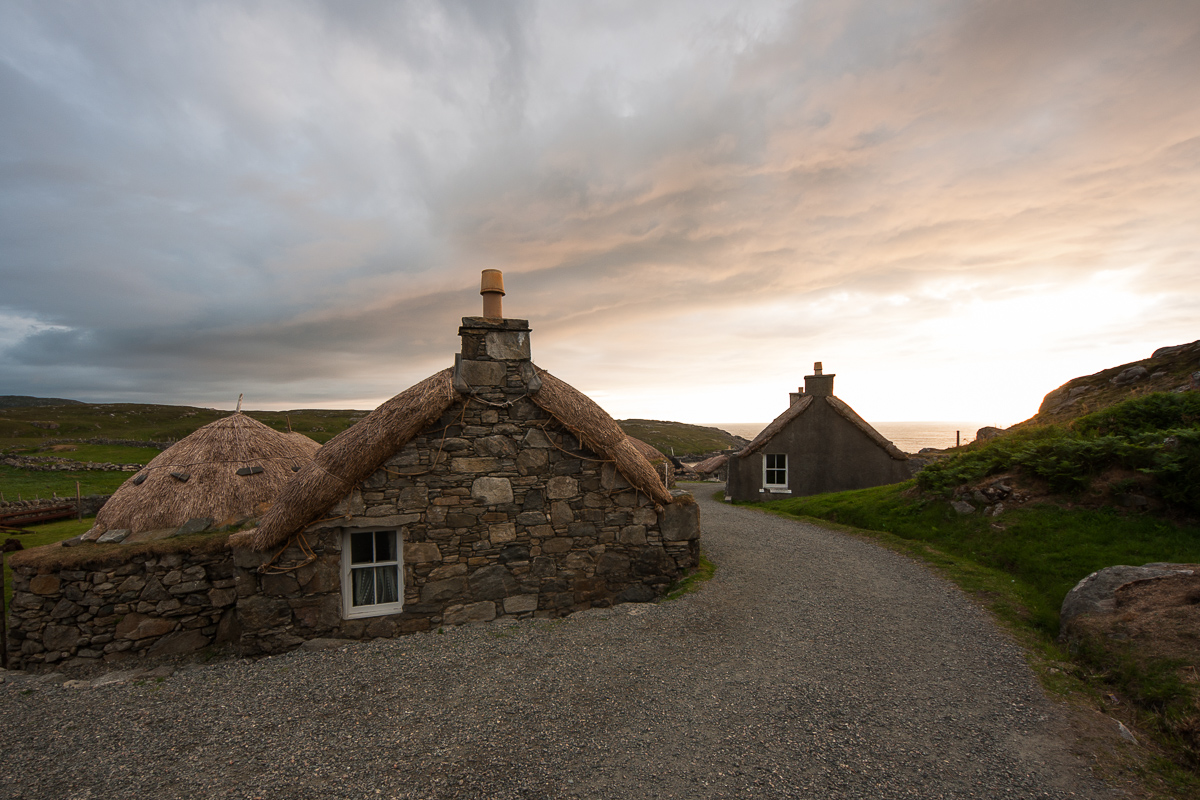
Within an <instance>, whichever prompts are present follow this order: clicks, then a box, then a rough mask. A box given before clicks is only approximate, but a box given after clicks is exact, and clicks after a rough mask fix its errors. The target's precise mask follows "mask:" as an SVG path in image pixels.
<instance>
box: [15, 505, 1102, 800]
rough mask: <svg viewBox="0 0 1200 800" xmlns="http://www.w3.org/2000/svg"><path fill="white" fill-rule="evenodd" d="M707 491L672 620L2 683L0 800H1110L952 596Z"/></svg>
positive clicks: (508, 629)
mask: <svg viewBox="0 0 1200 800" xmlns="http://www.w3.org/2000/svg"><path fill="white" fill-rule="evenodd" d="M695 488H696V489H697V490H698V491H697V494H698V498H697V499H698V500H699V501H700V502H701V504H702V511H701V513H702V520H703V529H704V540H703V541H704V547H705V549H706V551H707V552H708V553H709V555H710V556H711V558H712V559H713V560H714V561H715V562H716V563H717V564H718V570H717V574H716V577H715V578H714V579H713V580H712V581H710V582H709V583H708V584H707V585H706V586H705V587H704V589H702V590H701V591H700V592H697V593H695V594H692V595H689V596H687V597H685V598H683V599H681V600H677V601H675V602H671V603H665V604H662V605H633V604H630V605H624V606H618V607H617V608H615V609H606V610H595V611H589V612H585V613H584V614H579V615H575V616H573V617H571V618H568V619H566V620H559V621H554V622H551V621H541V620H538V621H527V622H521V623H503V622H501V623H493V624H485V625H478V626H471V627H466V628H458V629H446V631H445V633H444V634H438V633H428V634H419V635H415V636H407V637H402V638H398V639H393V640H379V641H374V642H365V643H348V644H346V645H344V646H340V647H337V648H334V649H328V650H319V651H296V652H293V653H288V654H286V655H282V656H276V657H273V658H266V659H260V660H257V661H253V662H251V661H245V660H226V661H220V662H216V663H212V664H208V665H204V666H193V667H190V668H183V669H181V670H179V671H178V672H177V673H175V674H174V675H171V676H170V677H165V678H154V677H145V676H144V677H142V678H141V679H140V680H132V681H115V680H114V682H111V683H107V684H104V685H86V686H79V685H72V684H70V683H67V684H63V683H55V682H54V681H53V680H46V679H44V678H39V679H36V680H35V679H31V678H30V677H28V676H24V675H22V674H17V673H8V674H7V677H6V680H5V682H4V683H3V684H0V725H2V726H3V727H2V730H3V736H4V747H3V749H2V751H0V797H21V798H60V799H61V798H71V799H77V800H82V799H83V798H95V799H96V800H99V798H135V797H136V798H177V797H178V798H183V797H187V798H208V797H237V798H267V799H269V800H274V799H275V798H316V797H320V798H343V797H345V798H364V797H367V798H370V797H395V798H527V799H529V800H538V799H540V798H574V797H580V798H632V799H634V800H642V798H725V797H728V798H735V797H736V798H754V797H763V798H792V797H795V798H814V799H817V798H820V799H822V800H823V799H824V798H900V797H903V798H912V797H919V798H968V797H979V798H1032V797H1055V798H1057V797H1085V798H1101V797H1113V796H1115V795H1114V794H1113V793H1112V792H1111V791H1109V790H1106V789H1105V788H1104V787H1103V786H1102V785H1101V784H1100V783H1099V782H1098V781H1096V780H1095V779H1094V778H1093V777H1092V776H1091V774H1090V772H1089V770H1088V768H1087V766H1086V765H1085V764H1083V763H1081V762H1080V761H1079V760H1078V759H1076V758H1075V757H1074V756H1072V755H1071V754H1070V752H1069V750H1068V747H1067V744H1066V742H1065V740H1064V738H1063V735H1062V731H1063V730H1064V725H1063V723H1062V722H1061V720H1060V718H1059V716H1058V713H1057V711H1056V709H1055V707H1054V706H1053V705H1052V704H1050V703H1049V702H1048V701H1047V700H1046V699H1044V697H1043V696H1042V694H1041V691H1040V689H1039V688H1038V686H1037V683H1036V681H1035V679H1034V677H1033V675H1032V673H1031V672H1030V670H1029V668H1028V667H1027V666H1026V664H1025V662H1024V660H1023V657H1022V654H1021V651H1020V650H1019V648H1017V647H1016V646H1015V645H1013V644H1012V643H1011V642H1009V641H1008V640H1007V639H1006V638H1005V637H1004V636H1003V635H1001V634H1000V633H998V632H997V630H996V628H995V627H994V625H993V624H992V623H991V622H990V621H989V619H988V618H987V616H986V614H984V613H983V612H981V611H980V610H979V609H978V608H976V607H975V606H974V605H972V604H971V603H970V602H969V601H968V600H966V599H965V598H964V597H963V595H962V594H961V593H960V592H959V591H958V590H957V589H955V588H954V587H952V586H951V585H949V584H947V583H946V582H944V581H942V580H941V579H940V578H938V577H936V576H934V575H933V574H932V573H931V572H930V571H928V570H927V569H926V568H924V567H922V566H921V565H919V564H916V563H914V562H912V561H910V560H908V559H906V558H905V557H903V556H900V555H897V554H895V553H892V552H890V551H887V550H883V549H881V548H878V547H875V546H874V545H872V544H870V543H867V542H864V541H860V540H858V539H855V538H853V537H849V536H845V535H842V534H839V533H835V532H831V531H827V530H824V529H821V528H818V527H814V526H811V525H805V524H802V523H798V522H792V521H788V520H782V519H778V518H775V517H771V516H768V515H766V514H762V513H759V512H756V511H752V510H748V509H744V508H731V507H728V506H725V505H724V504H722V503H717V502H714V501H712V500H711V499H709V495H711V493H712V491H714V490H715V488H716V486H715V485H710V486H704V487H695ZM114 677H118V676H114ZM59 680H61V677H60V678H59Z"/></svg>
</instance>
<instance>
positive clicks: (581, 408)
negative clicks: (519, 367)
mask: <svg viewBox="0 0 1200 800" xmlns="http://www.w3.org/2000/svg"><path fill="white" fill-rule="evenodd" d="M537 374H538V376H539V377H540V378H541V380H542V386H541V388H540V389H539V390H538V391H537V392H535V393H534V394H533V395H532V398H533V402H534V403H536V404H537V405H538V406H539V407H540V408H542V409H543V410H545V411H547V412H549V413H550V415H551V416H553V417H554V418H555V419H557V420H558V421H559V422H560V423H562V425H563V427H565V428H566V429H567V430H569V431H570V432H571V433H572V434H574V435H575V438H577V439H579V443H580V444H582V445H584V446H586V447H587V448H588V449H590V450H593V451H594V452H596V453H599V454H600V455H602V456H604V457H606V458H609V459H611V460H612V461H613V462H614V464H615V465H616V467H617V470H618V471H619V472H620V473H621V475H623V476H624V477H625V480H627V481H629V485H630V486H632V487H634V488H635V489H637V490H639V491H641V492H642V493H643V494H645V495H647V496H648V497H650V498H651V499H652V500H654V501H655V502H656V503H659V504H666V503H670V502H671V493H670V492H669V491H668V490H667V487H666V486H664V485H663V482H662V479H660V478H659V477H658V473H657V472H656V471H655V470H654V467H653V466H651V465H650V462H649V461H647V460H646V457H645V456H644V455H642V453H641V451H640V450H638V448H637V447H636V446H635V445H634V444H633V443H632V442H631V441H630V440H629V437H628V436H626V435H625V431H623V430H621V426H620V425H618V424H617V423H616V421H615V420H614V419H613V418H612V417H610V416H609V415H608V413H607V412H605V410H604V409H602V408H601V407H600V406H598V405H596V403H595V402H593V401H592V399H591V398H590V397H588V396H587V395H585V394H583V393H582V392H580V391H578V390H577V389H575V388H574V387H572V386H571V385H569V384H567V383H564V382H563V381H560V380H559V379H558V378H556V377H554V376H553V375H551V374H550V373H549V372H546V371H545V370H541V369H539V370H538V371H537Z"/></svg>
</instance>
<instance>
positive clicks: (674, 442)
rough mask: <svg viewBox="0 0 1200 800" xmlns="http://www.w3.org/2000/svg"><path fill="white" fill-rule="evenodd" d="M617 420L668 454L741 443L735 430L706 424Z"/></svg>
mask: <svg viewBox="0 0 1200 800" xmlns="http://www.w3.org/2000/svg"><path fill="white" fill-rule="evenodd" d="M617 424H618V425H620V426H621V430H623V431H625V433H626V434H627V435H629V436H632V437H634V438H635V439H641V440H642V441H643V442H646V443H647V444H650V445H653V446H654V447H656V448H658V450H659V451H660V452H662V453H664V454H666V455H678V456H682V455H686V454H692V455H700V454H701V453H708V452H710V451H713V450H725V449H727V448H730V447H735V446H737V445H736V440H735V439H734V438H733V436H732V435H731V434H728V433H726V432H725V431H723V430H719V429H717V428H706V427H704V426H703V425H689V424H687V423H685V422H664V421H662V420H656V419H622V420H617Z"/></svg>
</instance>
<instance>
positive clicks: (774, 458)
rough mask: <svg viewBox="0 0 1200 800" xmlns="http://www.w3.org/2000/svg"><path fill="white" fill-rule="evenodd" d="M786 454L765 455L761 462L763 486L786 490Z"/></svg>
mask: <svg viewBox="0 0 1200 800" xmlns="http://www.w3.org/2000/svg"><path fill="white" fill-rule="evenodd" d="M787 485H788V480H787V454H786V453H767V457H766V459H765V460H764V461H763V486H766V487H768V488H771V487H782V488H785V489H786V488H787Z"/></svg>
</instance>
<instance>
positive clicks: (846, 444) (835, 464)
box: [725, 362, 912, 502]
mask: <svg viewBox="0 0 1200 800" xmlns="http://www.w3.org/2000/svg"><path fill="white" fill-rule="evenodd" d="M813 373H814V374H812V375H806V376H805V377H804V388H803V389H800V390H799V391H798V392H795V393H793V394H792V395H791V404H790V405H789V406H788V409H787V410H786V411H784V412H783V413H782V414H780V415H779V416H778V417H777V418H776V419H775V421H774V422H772V423H771V424H770V425H768V426H767V427H766V428H764V429H763V431H762V433H760V434H759V435H758V436H757V437H755V439H754V441H752V442H751V443H750V444H748V445H747V446H746V447H744V448H743V449H742V450H741V451H740V452H738V453H737V454H735V455H733V456H731V457H730V458H729V462H728V470H729V478H728V481H727V484H726V488H725V496H726V497H728V498H729V499H731V500H743V501H751V502H754V501H760V500H778V499H780V498H784V497H795V496H803V495H810V494H821V493H823V492H839V491H845V490H847V489H865V488H867V487H869V486H880V485H882V484H887V483H898V482H900V481H903V480H907V479H908V478H909V477H911V475H912V469H911V463H910V462H909V460H908V455H907V454H905V453H904V452H902V451H901V450H900V449H899V448H897V447H896V446H895V445H894V444H892V443H891V442H890V441H888V440H887V439H886V438H885V437H884V436H883V435H882V434H881V433H879V431H877V430H875V429H874V428H872V427H871V425H870V424H869V423H868V422H867V421H866V420H864V419H863V418H862V417H860V416H859V415H858V414H856V413H855V412H854V409H852V408H850V406H848V405H847V404H846V403H845V402H843V401H842V400H840V399H838V398H837V397H836V396H834V394H833V379H834V377H835V376H834V375H825V374H823V371H822V369H821V363H820V362H817V363H816V364H815V365H814V368H813Z"/></svg>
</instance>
